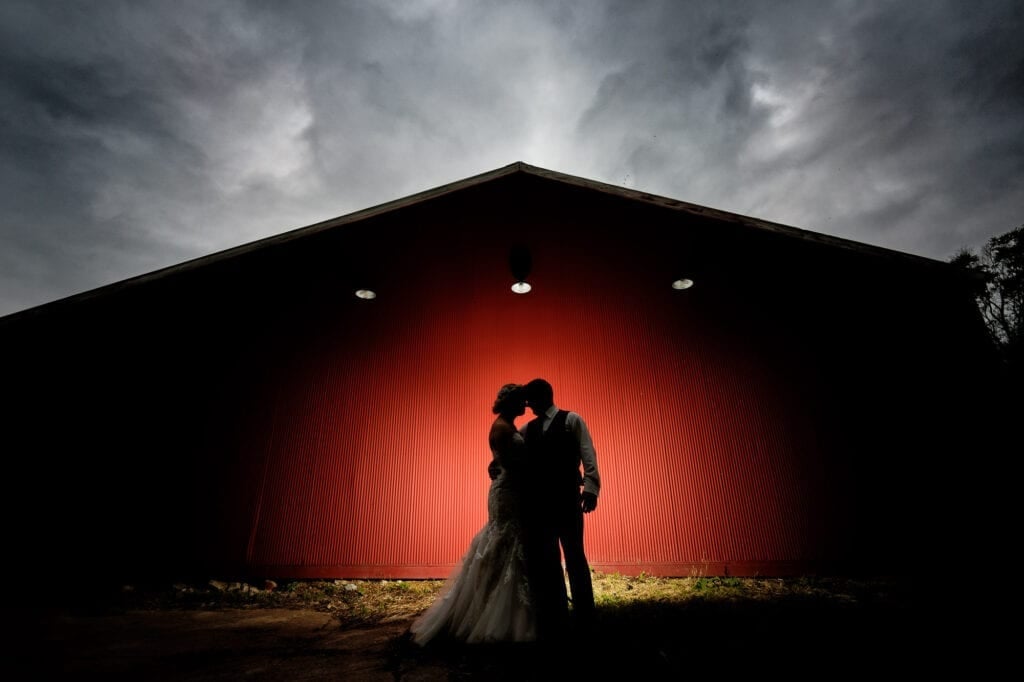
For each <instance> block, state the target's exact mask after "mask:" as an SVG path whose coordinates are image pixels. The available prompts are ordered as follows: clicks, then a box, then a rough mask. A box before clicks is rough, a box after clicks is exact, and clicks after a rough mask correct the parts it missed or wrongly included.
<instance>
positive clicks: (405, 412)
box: [0, 163, 990, 580]
mask: <svg viewBox="0 0 1024 682" xmlns="http://www.w3.org/2000/svg"><path fill="white" fill-rule="evenodd" d="M519 282H526V283H528V284H529V285H530V291H529V292H527V293H517V292H516V291H514V290H513V285H518V283H519ZM520 286H522V285H518V286H517V288H519V287H520ZM523 288H525V287H523ZM357 292H358V294H359V295H357ZM365 292H373V293H372V295H371V294H367V293H365ZM371 296H372V297H371ZM0 352H2V354H0V357H2V358H3V361H4V364H5V371H4V384H5V387H4V388H5V390H4V392H3V393H4V397H3V405H2V414H3V418H4V420H5V427H4V429H3V434H2V435H0V437H2V439H3V449H4V451H5V457H4V460H5V464H6V467H7V472H8V477H7V481H8V486H7V488H8V490H7V494H6V496H5V503H4V504H5V512H6V517H7V519H8V521H9V523H8V533H7V547H8V551H9V552H11V553H10V554H9V559H8V562H7V563H8V567H9V568H8V570H9V571H13V572H25V571H33V572H34V573H36V574H46V575H61V574H69V573H70V574H73V575H78V576H82V575H85V576H93V577H99V576H102V577H109V578H111V579H116V580H122V579H124V580H127V579H139V578H140V577H147V578H163V577H189V576H199V577H202V576H206V577H209V576H237V577H247V576H256V577H275V578H331V577H333V578H436V577H444V576H446V575H448V574H449V572H450V571H451V570H452V568H453V567H454V566H455V565H457V562H458V561H459V559H460V557H461V554H462V552H463V551H464V549H465V548H466V546H467V544H468V541H469V539H470V538H471V537H472V535H473V534H474V533H475V532H476V531H477V530H478V529H479V527H480V526H481V525H482V524H483V523H484V521H485V519H486V490H487V485H488V483H489V480H488V477H487V463H488V461H489V458H490V453H489V451H488V448H487V440H486V437H487V431H488V428H489V425H490V422H491V421H492V419H493V415H492V414H491V413H490V407H491V404H492V402H493V400H494V397H495V394H496V391H497V389H498V387H499V386H501V385H502V384H504V383H506V382H510V381H519V382H526V381H528V380H530V379H532V378H535V377H543V378H545V379H547V380H548V381H550V382H551V384H552V385H553V386H554V389H555V402H556V404H558V405H559V406H560V407H564V408H567V409H572V410H575V411H577V412H579V413H580V414H581V415H583V416H584V418H585V419H586V421H587V424H588V426H589V428H590V431H591V434H592V436H593V439H594V443H595V448H596V451H597V455H598V463H599V466H600V470H601V476H602V481H603V487H602V493H601V498H600V504H599V507H598V509H597V510H596V511H595V512H594V513H593V514H591V515H589V516H588V517H587V531H586V532H587V535H586V544H587V552H588V557H589V558H590V561H591V563H592V565H593V568H594V569H595V570H599V571H605V572H620V573H625V574H637V573H640V572H641V571H642V572H645V573H647V574H650V575H662V576H690V575H716V576H726V575H728V576H733V575H734V576H754V575H758V576H769V575H776V576H788V575H804V574H821V573H828V572H834V571H842V572H846V573H849V572H873V573H877V572H884V573H892V572H898V571H907V570H911V571H912V570H919V569H922V568H928V567H932V566H934V565H936V564H937V563H941V562H944V561H948V560H950V558H951V557H956V556H958V555H959V556H963V555H965V554H967V553H968V552H967V549H966V548H967V547H968V545H969V544H970V533H971V531H970V527H969V526H970V518H969V514H968V513H967V512H966V511H965V510H968V509H969V507H970V505H969V504H968V503H967V502H966V500H969V499H970V497H971V495H972V494H973V491H972V486H973V485H974V484H973V482H972V480H971V477H970V476H969V475H967V474H965V471H964V469H965V467H963V466H962V464H963V462H964V460H965V458H968V459H970V458H972V457H973V458H974V459H975V461H977V460H978V459H980V458H984V457H985V456H987V454H988V453H986V452H984V451H980V452H979V451H978V450H977V448H976V447H975V446H976V439H977V433H978V428H979V425H980V424H982V423H983V422H984V420H985V419H986V410H987V409H988V408H987V406H986V404H985V401H984V400H983V399H982V398H981V396H984V395H986V391H987V385H986V382H987V381H988V378H987V377H988V368H987V365H986V363H987V362H989V360H990V348H989V345H988V340H987V337H986V335H985V330H984V327H983V323H982V321H981V319H980V316H979V315H978V312H977V309H976V306H975V305H974V302H973V300H972V298H971V296H970V292H969V287H968V286H967V283H966V282H965V281H964V278H963V276H962V275H961V274H960V273H959V272H958V271H955V270H954V269H953V268H952V267H951V266H949V265H948V264H946V263H943V262H941V261H936V260H932V259H927V258H922V257H918V256H914V255H910V254H906V253H900V252H896V251H892V250H887V249H883V248H878V247H875V246H870V245H867V244H862V243H856V242H852V241H848V240H843V239H839V238H836V237H831V236H827V235H825V234H820V233H816V232H813V231H808V230H804V229H798V228H795V227H790V226H787V225H781V224H777V223H772V222H768V221H764V220H758V219H756V218H753V217H749V216H743V215H737V214H732V213H728V212H724V211H720V210H715V209H712V208H708V207H703V206H698V205H694V204H690V203H686V202H684V201H677V200H674V199H669V198H666V197H662V196H655V195H651V194H647V193H644V192H641V191H635V190H633V189H627V188H623V187H618V186H613V185H607V184H603V183H599V182H594V181H590V180H587V179H584V178H579V177H575V176H571V175H566V174H563V173H558V172H554V171H550V170H546V169H542V168H538V167H534V166H530V165H527V164H524V163H513V164H511V165H508V166H505V167H503V168H499V169H497V170H494V171H491V172H488V173H484V174H482V175H477V176H474V177H470V178H467V179H464V180H461V181H458V182H454V183H452V184H449V185H445V186H442V187H438V188H436V189H432V190H429V191H426V192H422V193H420V194H416V195H414V196H409V197H405V198H402V199H398V200H396V201H393V202H390V203H386V204H383V205H380V206H376V207H373V208H370V209H367V210H363V211H359V212H357V213H353V214H351V215H346V216H343V217H340V218H336V219H332V220H327V221H325V222H322V223H318V224H315V225H310V226H307V227H303V228H300V229H295V230H292V231H288V232H284V233H281V234H279V235H276V236H273V237H270V238H267V239H263V240H260V241H257V242H254V243H250V244H245V245H243V246H239V247H237V248H232V249H229V250H226V251H223V252H220V253H215V254H212V255H208V256H205V257H202V258H198V259H196V260H192V261H188V262H185V263H181V264H178V265H175V266H173V267H169V268H166V269H163V270H159V271H156V272H152V273H149V274H145V275H142V276H139V277H135V278H132V279H129V280H125V281H122V282H118V283H115V284H111V285H109V286H105V287H102V288H99V289H95V290H92V291H88V292H85V293H82V294H79V295H75V296H71V297H69V298H66V299H62V300H58V301H55V302H52V303H48V304H45V305H42V306H38V307H36V308H32V309H29V310H25V311H22V312H18V313H15V314H13V315H8V316H6V317H4V318H0ZM523 419H524V420H527V419H529V416H526V417H523ZM968 469H971V467H968Z"/></svg>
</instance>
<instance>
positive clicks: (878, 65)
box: [0, 0, 1024, 315]
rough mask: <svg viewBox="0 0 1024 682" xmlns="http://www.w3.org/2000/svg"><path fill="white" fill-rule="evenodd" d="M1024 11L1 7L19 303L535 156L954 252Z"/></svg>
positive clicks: (1005, 207)
mask: <svg viewBox="0 0 1024 682" xmlns="http://www.w3.org/2000/svg"><path fill="white" fill-rule="evenodd" d="M1022 36H1024V3H1022V2H1018V1H1014V0H1004V1H990V0H971V1H968V0H956V1H952V0H951V1H948V2H945V1H941V0H905V1H900V2H897V1H890V2H882V1H872V0H865V1H862V2H855V1H852V0H850V1H838V0H837V1H825V0H804V1H794V2H786V1H784V0H776V1H765V2H755V1H753V0H751V1H739V0H738V1H736V2H727V1H724V0H723V1H721V2H712V1H710V0H709V1H706V2H684V1H675V2H672V1H669V0H662V1H647V0H635V1H625V0H623V1H620V2H613V1H610V0H609V1H605V0H580V1H577V2H557V1H541V0H536V1H521V2H517V1H513V0H502V1H492V2H488V1H471V0H461V1H460V0H365V1H363V2H356V1H354V0H353V1H350V2H345V1H333V2H332V1H327V0H323V1H312V0H311V1H309V2H297V1H296V2H287V1H284V0H264V1H262V2H244V1H242V0H237V1H235V0H228V1H220V0H205V1H195V2H182V1H180V0H175V1H171V0H167V1H163V2H144V1H141V0H132V1H125V2H115V1H111V0H90V1H82V2H72V1H69V0H68V1H64V0H28V1H24V2H22V1H20V0H3V1H2V2H0V68H2V74H3V76H2V79H0V117H2V121H0V315H5V314H9V313H13V312H16V311H19V310H22V309H25V308H28V307H31V306H35V305H39V304H42V303H45V302H48V301H52V300H55V299H57V298H62V297H64V296H68V295H71V294H75V293H79V292H82V291H85V290H88V289H92V288H95V287H97V286H101V285H104V284H109V283H111V282H115V281H118V280H121V279H124V278H126V277H131V276H134V275H138V274H142V273H145V272H149V271H151V270H154V269H157V268H160V267H163V266H166V265H172V264H174V263H178V262H181V261H183V260H187V259H190V258H193V257H196V256H202V255H205V254H209V253H213V252H215V251H219V250H222V249H225V248H228V247H232V246H236V245H238V244H243V243H246V242H249V241H252V240H255V239H258V238H261V237H265V236H268V235H272V234H276V233H280V232H284V231H287V230H291V229H294V228H297V227H302V226H304V225H308V224H311V223H314V222H318V221H321V220H325V219H328V218H333V217H336V216H339V215H344V214H346V213H350V212H352V211H355V210H359V209H362V208H366V207H369V206H373V205H375V204H379V203H382V202H385V201H389V200H391V199H396V198H400V197H402V196H406V195H408V194H412V193H414V192H418V191H421V190H425V189H430V188H432V187H435V186H438V185H441V184H444V183H447V182H451V181H454V180H459V179H462V178H465V177H468V176H471V175H475V174H477V173H481V172H485V171H489V170H493V169H495V168H498V167H501V166H504V165H507V164H509V163H512V162H514V161H525V162H527V163H530V164H534V165H537V166H542V167H544V168H548V169H551V170H555V171H561V172H564V173H569V174H572V175H578V176H582V177H586V178H590V179H593V180H599V181H602V182H607V183H612V184H616V185H622V186H626V187H630V188H635V189H640V190H643V191H647V192H651V193H654V194H661V195H665V196H669V197H672V198H676V199H682V200H685V201H690V202H693V203H697V204H702V205H705V206H711V207H714V208H719V209H723V210H727V211H734V212H737V213H743V214H748V215H754V216H757V217H760V218H765V219H768V220H773V221H777V222H782V223H786V224H789V225H794V226H797V227H801V228H804V229H809V230H814V231H817V232H823V233H827V234H832V235H838V236H842V237H846V238H849V239H854V240H858V241H862V242H866V243H869V244H875V245H879V246H885V247H889V248H893V249H897V250H900V251H906V252H909V253H915V254H919V255H923V256H929V257H932V258H938V259H942V260H946V259H948V258H949V257H950V256H951V255H952V254H953V253H954V252H955V251H956V250H957V249H958V248H961V247H972V248H977V247H979V246H980V245H981V244H983V243H984V241H985V240H986V239H987V238H988V237H990V236H992V235H995V234H1001V233H1003V232H1006V231H1008V230H1010V229H1012V228H1014V227H1017V226H1018V225H1020V224H1022V223H1024V37H1022Z"/></svg>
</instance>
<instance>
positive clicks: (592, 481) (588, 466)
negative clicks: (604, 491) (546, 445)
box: [520, 405, 601, 496]
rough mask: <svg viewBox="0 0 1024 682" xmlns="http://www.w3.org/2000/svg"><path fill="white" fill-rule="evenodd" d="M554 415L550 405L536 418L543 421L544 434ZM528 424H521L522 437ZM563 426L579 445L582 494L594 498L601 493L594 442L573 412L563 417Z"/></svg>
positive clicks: (556, 409) (581, 419)
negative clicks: (587, 494) (593, 496)
mask: <svg viewBox="0 0 1024 682" xmlns="http://www.w3.org/2000/svg"><path fill="white" fill-rule="evenodd" d="M556 414H558V406H557V405H552V406H551V407H549V408H548V409H547V411H545V412H544V414H543V415H540V416H538V417H537V419H542V420H543V421H542V422H541V428H542V430H543V431H544V433H547V431H548V426H550V425H551V420H552V419H554V418H555V415H556ZM529 423H530V422H527V423H526V424H523V426H522V428H520V432H521V433H522V434H523V436H525V435H526V426H527V424H529ZM565 426H566V428H567V429H568V430H569V431H571V432H572V433H573V434H574V435H575V436H576V440H577V441H579V444H580V460H581V461H582V462H583V492H586V493H593V494H594V495H595V496H596V495H597V494H598V493H599V492H600V491H601V476H600V474H599V473H598V471H597V452H595V451H594V441H593V440H591V438H590V431H589V430H588V429H587V424H586V422H584V421H583V417H581V416H579V415H578V414H576V413H575V412H569V413H568V414H566V415H565Z"/></svg>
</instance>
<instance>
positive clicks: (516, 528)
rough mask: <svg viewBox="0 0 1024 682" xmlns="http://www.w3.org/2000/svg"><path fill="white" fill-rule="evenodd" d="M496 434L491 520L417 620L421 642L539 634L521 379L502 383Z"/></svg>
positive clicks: (506, 638)
mask: <svg viewBox="0 0 1024 682" xmlns="http://www.w3.org/2000/svg"><path fill="white" fill-rule="evenodd" d="M492 412H494V414H496V415H498V417H497V419H495V420H494V423H493V424H492V425H491V432H490V435H489V436H488V442H489V443H490V447H491V455H492V460H491V463H490V466H489V472H490V474H491V476H492V479H493V480H492V481H491V487H490V490H489V492H488V494H487V523H486V524H485V525H484V527H483V528H482V529H481V530H480V531H479V532H478V533H477V534H476V536H474V537H473V540H472V541H471V542H470V543H469V549H468V550H467V551H466V553H465V554H464V555H463V557H462V562H461V564H460V566H459V567H458V568H457V569H456V570H455V571H454V572H453V573H452V574H451V576H449V577H448V580H447V581H446V582H445V584H444V586H443V587H442V588H441V592H440V594H439V595H438V597H437V600H436V601H434V603H433V604H431V605H430V607H429V608H428V609H427V610H426V611H425V612H424V613H423V614H422V615H421V616H420V617H419V618H418V619H416V621H415V622H414V623H413V624H412V626H411V627H410V628H409V630H410V633H411V635H412V639H413V641H414V642H416V643H418V644H420V645H425V644H427V643H428V642H430V641H432V640H434V639H436V638H439V639H447V640H456V641H461V642H468V643H476V642H523V641H531V640H533V639H535V637H536V632H535V624H534V614H533V608H532V606H531V599H530V590H529V585H528V583H527V581H526V567H525V559H524V556H523V537H522V524H521V518H520V517H521V511H520V505H521V497H522V471H521V469H520V467H521V465H522V462H523V457H524V449H525V445H524V443H523V437H522V436H521V435H520V434H519V432H518V430H517V429H516V425H515V419H516V417H521V416H522V415H523V414H525V412H526V396H525V391H524V390H523V387H522V386H521V385H519V384H505V385H504V386H502V387H501V389H500V390H499V391H498V398H497V400H496V401H495V402H494V407H493V408H492Z"/></svg>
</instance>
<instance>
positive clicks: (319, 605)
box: [110, 571, 901, 628]
mask: <svg viewBox="0 0 1024 682" xmlns="http://www.w3.org/2000/svg"><path fill="white" fill-rule="evenodd" d="M593 584H594V600H595V603H596V605H597V607H598V609H599V610H600V611H601V612H602V613H605V614H610V615H611V616H614V615H615V614H624V613H629V612H631V611H635V610H636V608H637V607H638V606H641V605H642V606H643V607H644V608H645V609H646V610H648V611H651V610H654V611H656V610H658V609H659V608H661V607H675V608H689V609H694V608H701V607H702V606H707V605H709V604H716V605H719V606H727V605H731V604H741V605H746V606H748V607H749V606H754V607H756V606H757V605H759V604H761V605H765V604H778V603H782V602H786V603H790V604H792V603H800V602H810V601H814V602H816V603H819V604H828V605H831V606H834V607H839V606H842V605H844V604H845V605H855V604H863V603H881V602H887V603H888V602H893V601H894V600H898V599H899V598H900V597H901V593H900V589H901V587H900V585H899V584H897V583H894V582H892V581H887V580H885V579H866V580H856V579H850V578H814V577H804V578H735V577H707V576H701V577H687V578H661V577H655V576H650V575H646V574H643V573H641V574H640V575H638V576H625V575H620V574H617V573H613V574H607V573H601V572H596V571H595V572H594V573H593ZM443 585H444V581H442V580H294V581H284V582H282V583H280V584H273V583H270V582H268V583H265V584H264V585H259V586H256V585H252V584H247V583H238V582H236V583H228V582H220V581H215V580H212V581H209V582H208V583H205V584H183V583H178V584H174V585H166V586H156V587H148V588H144V587H139V586H123V587H122V588H121V590H120V593H119V594H118V595H117V597H116V599H114V600H112V601H111V602H110V603H111V604H112V605H114V606H116V607H119V608H144V609H145V608H149V609H161V608H171V609H220V608H295V609H313V610H316V611H322V612H328V613H331V614H334V616H335V617H336V618H337V620H338V621H339V624H340V625H341V626H342V627H345V628H348V627H361V626H370V625H377V624H384V623H392V622H397V621H407V620H412V619H414V618H415V617H416V616H417V615H419V614H420V613H422V612H423V611H424V610H425V609H426V608H427V607H428V606H429V605H430V604H431V603H432V602H433V601H434V599H435V598H436V597H437V595H438V593H439V592H440V590H441V588H442V586H443ZM267 587H269V588H271V589H266V588H267Z"/></svg>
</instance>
